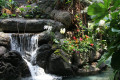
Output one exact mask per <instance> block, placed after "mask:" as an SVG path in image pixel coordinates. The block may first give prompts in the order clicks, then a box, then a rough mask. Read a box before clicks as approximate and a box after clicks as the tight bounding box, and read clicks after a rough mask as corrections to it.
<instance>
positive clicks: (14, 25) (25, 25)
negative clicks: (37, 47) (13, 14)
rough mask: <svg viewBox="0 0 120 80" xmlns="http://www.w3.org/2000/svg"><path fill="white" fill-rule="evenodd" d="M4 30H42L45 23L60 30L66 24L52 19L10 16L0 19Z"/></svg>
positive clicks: (54, 29) (55, 29)
mask: <svg viewBox="0 0 120 80" xmlns="http://www.w3.org/2000/svg"><path fill="white" fill-rule="evenodd" d="M0 25H1V28H2V30H3V31H4V32H12V33H13V32H42V31H45V30H46V29H44V26H45V25H49V26H52V30H53V31H59V30H60V29H61V28H63V27H64V25H63V24H62V23H61V22H58V21H54V20H50V19H23V18H9V19H2V20H1V21H0Z"/></svg>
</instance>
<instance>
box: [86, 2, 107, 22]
mask: <svg viewBox="0 0 120 80" xmlns="http://www.w3.org/2000/svg"><path fill="white" fill-rule="evenodd" d="M88 15H91V16H94V17H93V20H94V21H96V22H98V21H100V20H101V19H102V18H104V17H105V16H106V15H108V9H106V8H105V6H104V4H103V3H93V4H92V5H90V6H89V7H88Z"/></svg>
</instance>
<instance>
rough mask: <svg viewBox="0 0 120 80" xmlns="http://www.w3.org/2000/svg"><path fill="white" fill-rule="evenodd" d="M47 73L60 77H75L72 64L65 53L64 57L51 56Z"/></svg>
mask: <svg viewBox="0 0 120 80" xmlns="http://www.w3.org/2000/svg"><path fill="white" fill-rule="evenodd" d="M62 53H63V52H62ZM63 57H64V58H65V59H66V60H67V62H66V61H65V60H64V59H63ZM46 72H47V73H50V74H56V75H60V76H70V75H75V73H74V71H73V70H72V67H71V62H70V60H69V58H68V56H67V55H65V54H64V53H63V54H62V56H60V55H57V54H54V53H53V54H52V55H51V57H50V59H49V65H48V66H47V70H46Z"/></svg>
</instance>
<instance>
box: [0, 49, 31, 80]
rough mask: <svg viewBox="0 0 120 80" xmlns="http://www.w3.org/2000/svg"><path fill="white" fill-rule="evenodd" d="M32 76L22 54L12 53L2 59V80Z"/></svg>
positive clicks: (0, 76) (0, 69) (6, 54)
mask: <svg viewBox="0 0 120 80" xmlns="http://www.w3.org/2000/svg"><path fill="white" fill-rule="evenodd" d="M28 76H30V71H29V68H28V66H27V64H26V62H25V61H24V60H23V59H22V57H21V55H20V53H18V52H16V51H10V52H8V53H5V54H4V55H2V56H1V58H0V79H3V80H16V79H18V78H20V77H28Z"/></svg>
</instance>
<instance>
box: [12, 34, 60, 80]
mask: <svg viewBox="0 0 120 80" xmlns="http://www.w3.org/2000/svg"><path fill="white" fill-rule="evenodd" d="M38 37H39V34H30V33H29V34H28V33H25V34H10V39H11V41H10V43H11V50H16V51H18V52H20V53H21V56H22V57H23V59H24V60H25V61H26V63H27V65H28V67H29V70H30V72H31V77H30V78H22V80H62V77H57V76H55V75H50V74H46V73H45V72H44V69H43V68H41V67H39V66H38V65H37V64H36V65H32V62H33V61H34V63H36V62H35V61H36V60H35V59H36V51H37V49H38Z"/></svg>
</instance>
